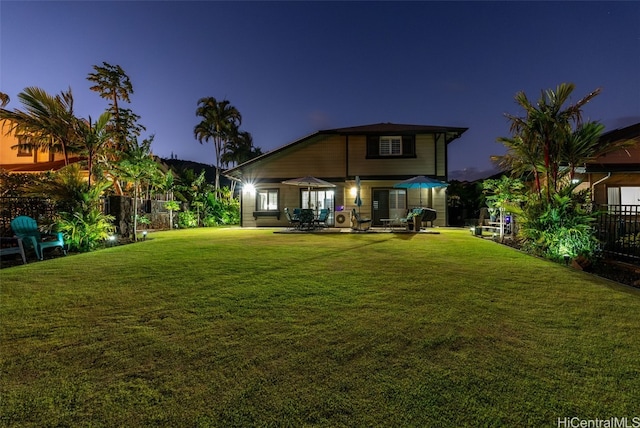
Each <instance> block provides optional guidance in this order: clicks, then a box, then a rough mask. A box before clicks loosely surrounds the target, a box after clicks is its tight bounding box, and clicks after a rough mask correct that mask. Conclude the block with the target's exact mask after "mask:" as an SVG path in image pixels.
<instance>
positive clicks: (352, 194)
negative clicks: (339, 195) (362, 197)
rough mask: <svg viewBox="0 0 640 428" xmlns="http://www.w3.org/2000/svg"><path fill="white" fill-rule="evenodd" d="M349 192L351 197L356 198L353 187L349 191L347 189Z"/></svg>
mask: <svg viewBox="0 0 640 428" xmlns="http://www.w3.org/2000/svg"><path fill="white" fill-rule="evenodd" d="M349 192H350V193H351V196H352V197H354V198H355V197H356V195H357V194H358V189H357V188H355V187H352V188H351V189H349Z"/></svg>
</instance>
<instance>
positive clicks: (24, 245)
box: [0, 216, 67, 263]
mask: <svg viewBox="0 0 640 428" xmlns="http://www.w3.org/2000/svg"><path fill="white" fill-rule="evenodd" d="M11 229H13V233H14V234H15V236H14V237H13V238H3V239H2V242H3V247H2V250H1V251H0V255H7V254H20V256H21V257H22V261H23V263H26V262H27V258H26V255H25V254H26V251H28V250H33V251H34V253H35V255H36V258H37V259H38V260H43V259H44V250H45V249H47V248H60V249H61V250H62V253H63V254H65V255H66V254H67V251H66V248H65V244H64V239H63V236H62V233H61V232H57V233H45V232H41V231H40V230H39V228H38V224H37V223H36V221H35V220H34V219H33V218H31V217H28V216H19V217H16V218H14V219H13V220H11ZM11 242H13V243H15V244H14V245H11V246H5V245H7V243H11Z"/></svg>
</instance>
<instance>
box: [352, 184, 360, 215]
mask: <svg viewBox="0 0 640 428" xmlns="http://www.w3.org/2000/svg"><path fill="white" fill-rule="evenodd" d="M353 203H354V204H356V206H357V207H358V214H360V207H361V206H362V198H361V197H360V176H359V175H356V200H355V201H353Z"/></svg>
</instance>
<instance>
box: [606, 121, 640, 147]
mask: <svg viewBox="0 0 640 428" xmlns="http://www.w3.org/2000/svg"><path fill="white" fill-rule="evenodd" d="M632 138H640V122H639V123H636V124H633V125H630V126H627V127H625V128H619V129H614V130H613V131H609V132H605V133H604V134H602V135H601V136H600V141H602V142H611V141H618V140H630V139H632Z"/></svg>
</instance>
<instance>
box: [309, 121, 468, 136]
mask: <svg viewBox="0 0 640 428" xmlns="http://www.w3.org/2000/svg"><path fill="white" fill-rule="evenodd" d="M467 129H469V128H457V127H451V126H432V125H402V124H398V123H389V122H386V123H376V124H373V125H362V126H351V127H347V128H336V129H328V130H326V131H320V132H321V133H333V134H343V135H349V134H360V135H362V134H380V133H391V132H393V133H399V134H403V133H432V132H437V133H441V132H446V133H450V134H455V137H454V138H458V137H459V136H460V135H462V133H463V132H465V131H466V130H467ZM452 140H453V138H452Z"/></svg>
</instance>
